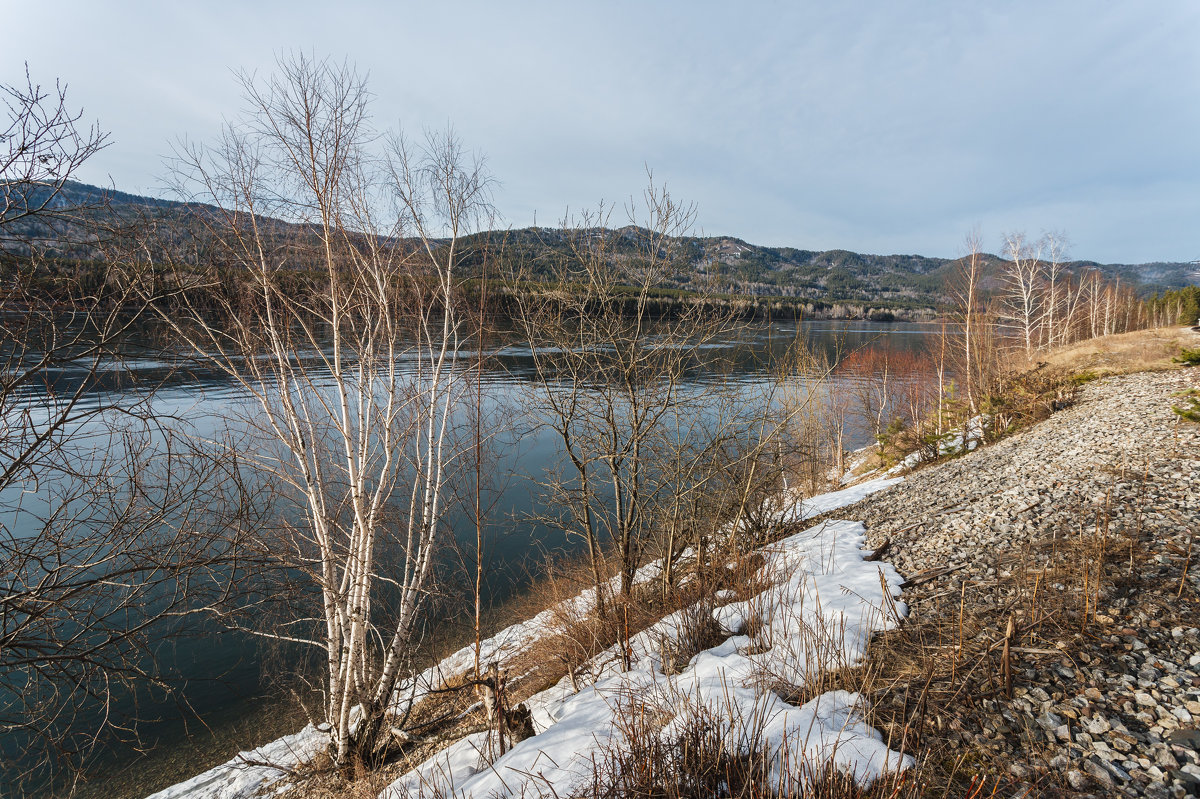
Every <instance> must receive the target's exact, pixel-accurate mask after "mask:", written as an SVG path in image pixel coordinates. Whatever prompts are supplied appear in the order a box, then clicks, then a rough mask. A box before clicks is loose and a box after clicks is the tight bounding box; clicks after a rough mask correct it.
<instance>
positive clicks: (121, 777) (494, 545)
mask: <svg viewBox="0 0 1200 799" xmlns="http://www.w3.org/2000/svg"><path fill="white" fill-rule="evenodd" d="M940 331H941V328H940V327H939V326H936V325H923V324H911V323H890V324H885V323H870V322H862V321H846V322H838V321H813V322H788V323H774V324H769V325H762V326H759V327H755V328H751V329H749V330H744V329H743V330H739V331H738V332H737V333H736V334H731V335H730V336H729V338H728V339H727V340H725V341H720V342H717V343H716V344H715V345H712V346H716V347H727V348H729V350H730V352H731V353H733V352H734V351H735V350H736V352H737V355H736V357H735V358H733V361H734V368H733V374H732V375H722V376H721V379H729V378H730V377H732V379H734V380H736V381H739V382H741V383H742V384H744V385H745V386H746V387H747V388H748V389H753V388H754V387H755V386H756V385H757V384H759V383H761V382H763V381H764V380H765V379H766V374H767V370H768V369H770V368H771V365H772V364H773V363H774V362H775V361H776V360H777V359H778V358H779V357H780V356H781V355H782V354H783V353H784V352H785V351H786V349H787V348H788V346H789V345H791V344H792V343H793V342H794V341H795V340H796V339H797V337H800V338H802V339H803V341H804V342H805V343H806V344H807V346H808V347H809V348H810V349H812V350H813V351H816V352H819V353H822V354H824V355H825V356H826V357H827V358H829V359H830V360H831V361H835V360H836V359H838V358H839V357H842V356H845V355H846V354H847V353H849V352H852V351H855V350H857V349H860V348H869V347H875V346H880V345H882V344H883V343H886V344H887V345H888V346H889V347H890V348H892V349H893V350H898V351H908V352H920V351H929V349H930V348H932V347H933V344H934V340H935V338H934V337H935V336H936V334H937V333H939V332H940ZM486 354H487V355H488V356H489V357H488V359H487V361H486V363H487V367H486V368H487V372H486V376H485V386H486V394H487V397H488V400H487V403H488V407H489V408H490V409H491V410H492V411H493V412H494V413H499V414H502V415H503V416H504V417H505V420H506V424H505V425H504V428H505V429H504V430H503V432H502V433H501V434H500V437H499V438H498V439H497V441H496V442H494V443H495V444H496V446H494V449H496V451H497V454H496V457H495V460H494V462H493V463H492V464H491V465H490V467H491V472H492V473H494V474H498V475H504V478H503V480H501V481H500V482H497V483H494V484H493V493H492V496H491V500H492V502H493V504H492V507H491V510H490V514H489V516H490V519H491V521H490V522H489V527H488V536H489V547H488V549H489V552H488V560H489V575H490V578H489V583H488V585H487V588H486V590H487V594H488V596H487V600H488V602H489V603H490V604H492V605H502V604H503V603H504V602H505V601H506V600H509V599H510V598H511V597H513V596H514V595H516V594H519V593H520V592H521V590H522V589H523V588H524V587H525V586H526V585H527V584H528V582H529V581H530V580H531V579H535V577H536V574H537V572H538V567H539V565H540V564H542V563H544V562H545V560H546V558H547V557H549V556H551V555H554V554H556V553H570V552H572V551H575V549H576V547H577V545H578V542H575V541H572V540H569V539H567V538H566V537H565V536H564V535H563V533H562V532H561V531H559V530H556V529H552V528H549V527H546V526H543V525H539V524H536V523H533V522H531V521H530V517H531V516H533V515H536V513H537V512H538V510H539V509H540V507H541V501H542V500H541V491H540V488H539V480H540V479H541V478H542V477H543V476H544V475H545V473H546V470H547V469H551V468H554V466H555V465H556V464H557V463H558V461H559V452H558V449H557V446H556V444H557V442H556V439H555V438H554V436H553V435H552V434H551V433H550V432H549V431H547V430H546V429H544V428H542V427H540V426H539V420H538V419H536V418H530V417H529V416H528V415H526V414H523V413H521V408H522V407H523V406H524V405H526V404H527V403H526V402H525V400H527V398H528V396H529V394H528V392H530V391H537V390H540V389H539V387H538V386H536V385H534V384H533V383H532V380H533V369H532V363H531V360H530V357H529V354H528V352H527V351H525V350H523V349H522V347H520V346H513V345H504V344H503V343H500V342H495V346H492V347H491V348H490V349H489V351H488V352H487V353H486ZM122 369H128V370H133V371H136V372H141V373H143V375H144V376H145V377H148V378H151V379H153V378H154V377H155V376H156V375H159V374H168V372H169V370H168V369H167V368H166V367H165V365H164V364H163V363H161V362H160V361H156V360H153V359H149V358H140V359H139V358H137V357H134V358H132V359H129V360H127V361H125V362H124V363H123V364H122ZM115 377H116V376H114V378H115ZM72 379H73V378H72V375H71V374H70V373H69V371H68V372H66V373H64V374H62V375H60V376H59V381H60V382H59V385H60V386H61V385H65V384H69V383H70V382H71V380H72ZM710 379H715V376H712V375H705V374H693V375H690V376H689V378H688V381H689V383H690V384H691V385H690V388H695V389H698V390H700V391H702V390H703V384H704V382H705V381H706V380H710ZM835 379H845V378H835ZM120 382H121V381H120V380H117V379H114V380H112V381H108V388H107V393H106V396H105V397H104V401H105V402H106V403H108V404H112V403H113V402H114V400H115V401H116V402H120V400H121V397H120V393H121V391H122V389H121V388H120V387H119V384H120ZM835 390H836V386H835ZM45 401H46V398H45V396H44V395H42V394H40V393H39V392H38V391H36V390H34V391H31V392H29V393H28V394H27V395H26V397H25V398H24V402H25V403H27V405H28V408H29V409H30V411H31V412H32V413H35V414H36V413H37V412H38V410H39V408H41V407H42V406H43V405H44V403H45ZM249 408H250V405H249V403H248V398H247V397H246V396H244V395H243V394H242V393H241V392H240V391H239V389H238V388H237V387H236V385H235V384H233V383H231V382H230V381H229V380H228V379H227V378H225V377H223V376H222V375H219V374H216V373H207V372H203V371H196V370H179V371H174V372H169V376H168V377H167V378H166V379H165V382H162V383H161V385H160V386H159V387H158V389H157V391H156V393H155V395H154V399H153V409H154V412H155V413H156V414H161V415H162V417H163V418H168V419H178V420H180V421H181V422H182V423H183V424H184V425H185V426H186V427H187V428H188V429H189V431H190V432H191V433H192V434H194V435H201V436H206V435H212V434H214V433H216V432H217V431H218V430H219V429H221V427H222V425H225V424H226V423H227V420H228V419H230V418H234V419H236V418H239V416H241V415H244V414H245V413H247V412H248V409H249ZM249 412H252V411H249ZM81 432H86V431H81ZM868 440H869V436H868V435H867V433H866V431H865V429H864V428H863V427H862V426H861V425H855V424H854V423H853V422H851V426H850V430H849V440H848V442H847V444H848V445H849V446H852V447H856V446H863V445H864V444H866V443H867V442H868ZM16 488H19V489H22V494H23V497H22V499H21V502H20V507H21V509H22V510H21V513H23V514H25V518H36V517H37V515H38V510H39V507H38V504H37V503H38V497H37V491H36V490H32V487H28V486H24V487H16ZM9 493H10V495H9V496H5V495H0V522H3V523H4V524H5V525H6V526H7V527H8V529H10V530H15V531H16V533H17V535H18V537H19V536H20V528H21V525H22V524H23V523H25V522H22V518H23V517H22V516H21V515H20V514H14V512H13V508H14V507H16V506H17V504H16V500H15V498H14V496H12V495H11V494H12V493H13V492H11V491H10V492H9ZM452 521H457V523H458V526H459V529H460V530H461V531H462V532H460V533H459V534H460V535H462V536H463V537H464V538H466V537H467V536H468V535H469V536H473V535H474V531H473V528H472V529H471V530H470V531H469V532H468V531H467V529H466V528H468V527H470V525H468V524H467V520H466V519H464V518H462V517H461V516H459V517H458V518H457V519H452ZM446 621H448V622H454V621H456V620H454V619H448V620H446ZM449 642H453V637H452V636H451V638H450V639H449ZM444 643H446V642H444ZM159 657H160V662H161V666H162V667H163V668H164V669H165V671H166V672H167V673H168V674H169V675H170V679H171V681H172V683H173V684H174V685H175V687H176V690H175V691H173V692H172V695H171V696H170V697H165V698H164V697H153V696H143V697H140V699H139V703H140V704H139V707H138V715H139V716H141V717H143V718H151V719H154V721H152V722H151V723H148V724H143V725H142V726H141V728H140V733H141V735H142V740H143V742H144V747H143V748H148V749H150V750H151V754H150V755H149V756H148V757H147V756H145V755H143V754H141V753H140V752H139V751H138V750H137V749H135V748H132V747H129V746H127V745H117V744H114V745H113V748H112V750H111V753H110V754H109V755H108V756H106V757H105V758H104V761H105V765H104V767H103V768H102V769H100V770H99V771H97V772H95V773H94V774H93V781H92V783H91V786H92V788H91V789H90V790H88V791H85V793H90V794H92V795H96V796H122V795H129V796H139V795H145V794H147V793H150V792H151V791H153V790H155V789H157V788H160V787H163V786H165V785H167V784H170V783H171V782H173V781H175V780H178V779H182V778H185V777H186V776H189V774H190V773H192V772H195V771H198V770H202V769H203V768H206V767H208V766H210V765H213V764H215V763H217V762H222V761H223V760H225V759H227V758H228V757H230V756H231V755H232V754H233V753H234V752H236V751H237V750H238V749H239V748H246V747H248V746H250V745H252V744H255V743H262V742H265V741H266V740H271V739H272V738H274V737H277V736H278V735H280V734H283V733H286V732H290V731H292V728H294V727H295V726H298V725H300V724H301V723H302V717H301V716H300V715H298V714H297V713H296V712H295V710H294V709H289V708H292V707H293V705H294V703H291V702H285V701H281V700H277V699H273V698H272V697H273V696H275V694H276V693H277V689H275V688H274V687H273V686H272V684H271V681H270V679H269V674H270V672H271V668H270V665H269V658H268V655H267V650H265V649H263V647H262V646H260V645H259V643H258V642H257V641H255V640H253V639H251V638H249V637H248V636H245V635H240V634H233V633H229V632H226V631H223V630H220V629H218V628H216V627H212V628H210V629H208V630H207V631H206V632H205V633H204V634H203V635H201V636H197V637H189V638H183V639H179V640H171V641H164V643H163V645H162V648H161V651H160V652H159ZM2 700H3V697H2V696H0V701H2ZM2 781H3V770H2V769H0V782H2ZM3 793H4V792H3V791H0V795H2V794H3Z"/></svg>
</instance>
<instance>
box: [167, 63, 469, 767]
mask: <svg viewBox="0 0 1200 799" xmlns="http://www.w3.org/2000/svg"><path fill="white" fill-rule="evenodd" d="M241 82H242V86H243V88H244V91H245V96H246V98H247V100H248V102H249V104H250V107H251V113H250V115H249V117H248V118H246V119H245V120H242V121H240V122H237V123H233V124H230V125H229V126H227V128H226V130H225V132H224V135H223V137H222V138H221V139H220V140H219V141H218V142H217V143H216V144H215V145H214V146H213V147H211V148H201V147H190V148H186V149H184V150H183V151H182V152H181V154H180V159H179V163H178V175H179V177H180V179H181V185H183V186H186V187H190V188H191V189H192V190H193V193H192V195H191V196H192V197H193V198H194V199H203V200H204V201H206V202H208V203H210V204H211V205H212V206H214V207H215V209H216V210H215V212H213V213H212V214H209V215H207V216H205V217H204V222H205V224H206V226H207V230H206V236H207V238H206V242H205V246H206V248H207V253H208V257H209V259H210V262H211V263H215V264H220V265H221V266H223V267H227V268H231V269H232V270H233V271H232V275H233V276H234V277H233V279H235V280H237V281H241V282H242V286H241V289H240V291H234V292H223V291H220V290H214V291H211V292H209V294H207V295H206V296H208V297H209V300H208V301H207V303H203V304H202V303H200V302H199V301H197V300H194V299H193V297H194V296H196V295H198V294H200V293H201V292H195V291H193V292H188V293H186V294H181V295H180V296H179V298H178V300H177V303H176V305H175V306H174V309H173V310H171V311H170V312H169V313H167V314H166V315H165V316H164V318H165V320H166V321H167V322H168V323H169V324H170V325H171V326H172V329H173V330H174V332H175V334H176V335H177V336H178V337H179V339H180V340H181V341H183V342H186V344H187V346H188V348H189V349H190V350H191V353H192V355H194V356H195V357H197V358H198V359H200V360H201V361H203V362H205V363H208V364H210V365H212V366H215V367H216V368H219V369H221V370H222V371H223V372H224V373H225V374H226V375H228V376H229V377H230V378H231V379H232V380H233V381H234V382H235V383H236V384H237V385H238V386H239V388H240V389H241V390H242V391H243V392H245V393H246V394H247V395H248V396H250V397H252V398H253V401H254V413H253V415H252V416H250V417H248V418H245V419H241V420H238V423H240V424H248V425H252V426H254V427H255V428H256V429H258V430H259V431H260V432H261V433H262V434H263V440H264V442H266V443H265V444H264V445H263V446H262V448H261V449H259V450H258V451H252V452H248V453H244V456H245V458H246V459H247V461H248V462H250V463H252V464H253V466H254V468H255V469H256V470H258V471H259V472H260V473H261V474H263V475H266V476H267V477H268V478H269V479H270V480H272V481H275V482H276V483H278V484H279V485H281V486H283V487H284V488H285V490H286V492H287V495H288V496H289V497H290V498H291V499H292V500H294V502H295V505H296V518H297V520H298V521H297V522H296V523H294V524H290V525H286V526H285V527H284V529H283V530H282V532H281V533H280V534H279V535H278V537H277V538H276V539H273V540H272V541H271V542H270V549H271V551H272V552H273V553H274V554H275V555H276V556H277V557H278V558H279V560H280V561H281V562H282V563H283V564H285V565H287V566H289V567H290V568H292V569H294V570H297V571H299V573H301V574H303V575H304V576H305V577H306V578H307V580H308V581H309V584H310V586H311V589H312V593H313V594H314V595H315V598H316V601H317V608H316V613H315V614H313V615H312V616H311V617H309V616H305V615H303V614H301V615H299V616H298V617H296V618H294V619H292V620H291V621H290V623H288V624H286V625H283V626H281V627H278V628H276V629H273V630H269V631H262V630H258V631H257V632H259V633H260V634H265V635H269V636H272V637H275V638H278V639H282V640H288V641H293V642H296V643H299V644H307V645H311V646H313V647H315V648H316V649H317V650H319V651H320V652H321V653H322V659H323V661H324V686H323V687H324V720H325V721H326V722H327V723H328V724H329V727H330V736H331V742H330V752H331V755H332V756H333V758H334V760H335V762H337V763H339V764H345V763H349V762H352V761H354V760H355V759H356V758H363V759H366V760H375V759H377V758H378V757H380V756H382V755H383V754H384V753H385V752H386V751H387V749H388V746H389V740H390V738H389V735H390V734H389V729H390V726H391V725H392V724H399V723H401V720H400V719H393V718H391V714H392V712H393V711H395V710H397V707H396V706H395V704H394V703H395V697H394V694H395V692H396V689H397V687H398V686H399V684H400V681H401V680H402V678H403V677H404V676H405V675H406V674H407V673H408V672H407V668H408V665H409V662H410V658H411V655H412V652H411V651H410V648H411V647H412V645H413V644H414V641H415V637H416V636H417V635H418V633H419V629H420V621H421V619H422V614H423V612H424V610H425V608H426V607H427V604H428V600H429V597H430V595H431V593H432V592H433V591H434V588H435V585H436V580H437V562H436V561H437V557H438V552H439V548H440V547H441V546H442V545H443V544H444V543H445V540H446V537H447V535H448V534H449V533H448V530H447V529H446V518H445V513H446V498H445V495H446V491H447V479H448V478H447V475H448V472H449V470H450V469H451V468H452V466H453V464H454V460H455V457H456V455H457V451H456V449H455V448H454V446H453V445H452V443H451V439H452V436H451V433H452V429H453V420H452V417H453V415H454V412H455V409H456V407H457V402H458V398H459V394H460V392H461V391H462V390H463V389H464V387H465V385H464V382H463V381H462V380H461V370H460V369H459V364H458V363H457V359H458V345H459V343H460V336H461V332H462V331H461V319H460V315H459V313H458V309H457V308H456V302H457V294H458V288H459V283H458V281H459V276H458V263H459V260H460V258H461V257H462V254H463V252H462V237H463V235H464V234H465V233H467V232H469V231H470V230H471V229H472V228H473V226H474V225H475V224H476V223H477V221H478V219H479V218H480V214H481V213H483V212H485V211H486V210H487V207H488V196H489V186H490V181H489V179H488V177H487V175H486V173H485V171H484V168H483V164H482V161H481V160H480V159H478V158H476V157H474V156H472V155H470V154H469V153H467V152H466V151H465V150H464V149H463V147H462V145H461V144H460V143H459V141H458V140H457V138H456V137H455V136H454V135H453V134H452V133H450V132H446V133H438V134H429V135H427V136H426V138H425V141H424V142H423V143H422V144H419V145H414V144H413V143H412V142H410V141H408V140H406V139H404V138H403V137H401V136H392V137H390V138H388V139H387V140H386V142H387V144H386V149H385V151H384V152H382V153H380V152H376V151H375V150H374V149H373V147H374V145H375V144H376V143H377V142H378V141H379V137H378V136H377V135H376V134H375V132H374V131H373V130H372V129H371V127H370V122H369V113H368V112H369V109H368V97H369V95H368V92H367V88H366V85H365V82H364V81H363V79H362V78H361V77H360V76H359V75H358V74H357V73H356V72H355V70H354V69H353V68H352V67H350V66H348V65H345V64H336V63H333V62H330V61H318V60H312V59H309V58H306V57H304V56H302V55H296V56H291V57H288V58H283V59H281V60H280V63H279V72H278V74H277V75H276V76H275V77H272V78H270V79H268V80H266V81H258V80H256V79H255V78H254V77H253V76H249V75H244V74H243V75H242V76H241ZM276 220H283V222H286V223H288V225H286V226H285V225H282V224H281V223H280V222H279V221H276ZM175 265H176V267H177V272H176V282H177V283H179V284H181V285H182V284H184V283H195V282H196V281H197V280H203V281H205V284H206V285H208V286H209V287H213V288H214V289H219V284H220V279H221V273H218V272H217V271H215V270H214V269H212V268H208V269H201V270H199V273H197V270H195V269H193V268H191V267H189V266H187V265H186V264H182V263H178V262H177V263H176V264H175ZM228 274H229V273H226V275H228ZM226 279H228V277H226ZM385 553H391V557H392V560H390V561H389V560H386V559H385V557H384V556H385Z"/></svg>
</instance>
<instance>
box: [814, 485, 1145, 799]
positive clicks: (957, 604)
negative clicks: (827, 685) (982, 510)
mask: <svg viewBox="0 0 1200 799" xmlns="http://www.w3.org/2000/svg"><path fill="white" fill-rule="evenodd" d="M1138 502H1139V503H1140V502H1141V500H1140V499H1139V500H1138ZM1142 510H1144V509H1143V508H1141V507H1140V505H1138V506H1137V507H1136V508H1135V511H1137V512H1138V517H1139V518H1140V512H1141V511H1142ZM1111 519H1112V510H1111V508H1110V507H1109V506H1108V505H1107V503H1106V504H1105V505H1102V506H1100V507H1099V508H1096V507H1084V506H1082V505H1081V506H1080V507H1079V508H1078V510H1077V511H1076V514H1075V519H1074V520H1073V522H1072V523H1071V524H1070V525H1067V526H1064V527H1060V528H1059V529H1056V530H1053V531H1050V532H1049V533H1048V534H1047V535H1046V536H1045V537H1043V538H1041V539H1040V540H1037V541H1035V542H1033V543H1032V544H1030V545H1028V546H1026V547H1025V548H1023V549H1019V550H1013V551H1011V552H1008V553H1006V554H1003V555H997V556H994V557H992V558H989V559H988V560H987V566H990V567H992V568H993V569H995V573H994V575H992V576H987V577H982V576H976V577H974V578H970V579H965V580H960V581H957V582H955V581H953V580H940V581H933V582H930V583H927V584H925V585H923V586H921V587H919V588H914V589H906V591H905V599H906V601H908V602H910V603H911V606H912V615H911V616H910V618H909V620H908V621H907V622H906V624H904V625H903V626H902V627H900V628H898V629H894V630H890V631H887V632H885V633H882V634H880V635H876V636H875V637H874V638H873V639H872V641H871V644H870V647H869V650H868V660H867V665H866V666H865V667H863V668H860V669H857V670H854V669H850V670H846V669H841V670H836V671H834V672H832V673H831V674H830V677H829V679H831V680H832V679H841V680H843V681H844V683H843V684H842V685H841V686H837V687H844V688H846V689H848V690H855V691H859V692H862V693H863V694H865V695H866V696H868V697H869V698H870V700H871V705H872V711H871V714H870V716H869V720H870V722H871V724H872V725H873V726H875V727H876V728H878V729H880V730H881V731H883V733H884V735H885V738H887V739H888V741H889V745H890V746H891V747H892V748H894V749H899V750H901V751H906V752H918V751H919V752H921V753H922V755H921V767H920V771H921V776H922V780H924V781H926V782H927V783H928V784H929V785H933V786H941V787H942V788H943V789H945V790H951V791H953V792H960V793H963V794H965V793H968V792H969V791H970V790H971V789H972V788H971V786H972V785H976V786H977V785H981V784H984V782H987V783H988V784H993V785H1001V786H1004V788H1005V791H1006V795H1007V794H1008V793H1012V792H1014V791H1016V790H1018V788H1019V785H1018V784H1017V783H1018V782H1019V781H1018V780H1016V779H1014V778H1013V777H1012V776H1011V775H1010V774H1009V773H1008V772H1007V771H1006V767H1007V765H1008V763H1009V760H1008V759H1007V757H1006V756H1005V755H1002V754H998V753H997V751H996V750H995V749H994V748H993V747H992V746H991V744H992V743H993V742H992V741H988V740H984V738H987V736H986V735H984V736H983V738H981V736H980V733H981V731H983V730H984V729H985V728H984V726H983V724H982V722H983V720H985V719H988V720H991V721H993V722H994V721H995V720H997V719H1001V718H1004V719H1007V720H1008V721H1002V722H1001V723H1002V724H1007V725H1008V726H1009V727H1011V728H1012V729H1011V731H1010V733H1009V734H1010V735H1013V736H1016V739H1015V740H1019V741H1020V758H1021V759H1022V760H1023V761H1025V762H1026V763H1037V762H1039V761H1040V762H1042V763H1045V762H1046V761H1048V760H1049V759H1050V757H1051V753H1050V751H1049V747H1048V745H1047V741H1046V740H1045V738H1044V737H1043V736H1044V735H1045V734H1046V733H1045V732H1044V731H1043V730H1041V729H1039V728H1037V727H1036V725H1034V724H1032V723H1028V722H1032V720H1033V718H1032V717H1033V716H1034V715H1037V712H1036V711H1035V712H1034V713H1033V714H1032V715H1031V714H1030V713H1029V712H1028V709H1027V708H1022V707H1021V703H1022V700H1021V699H1020V695H1021V694H1022V692H1023V691H1022V683H1023V682H1025V680H1026V679H1027V678H1028V676H1029V675H1034V674H1038V673H1041V672H1044V671H1047V670H1050V669H1056V668H1066V669H1073V670H1074V669H1078V668H1079V664H1080V663H1081V662H1082V663H1087V662H1089V655H1088V654H1086V652H1087V651H1088V650H1089V648H1090V647H1092V646H1094V645H1095V643H1096V641H1097V639H1098V635H1099V633H1100V632H1101V628H1102V627H1103V625H1104V624H1105V623H1110V622H1111V619H1106V618H1105V617H1104V616H1103V615H1102V614H1101V613H1100V610H1099V609H1100V608H1103V607H1104V605H1105V602H1106V601H1107V600H1108V599H1110V598H1111V597H1112V596H1114V595H1115V594H1117V593H1122V592H1130V591H1133V592H1139V591H1140V589H1139V587H1138V584H1137V580H1138V577H1137V574H1138V573H1139V569H1138V566H1137V565H1135V562H1134V558H1135V557H1137V555H1138V554H1139V553H1142V552H1143V551H1144V545H1145V542H1144V540H1143V531H1142V525H1141V524H1140V522H1139V523H1138V524H1135V525H1133V526H1132V527H1129V528H1126V529H1122V530H1116V529H1110V521H1111ZM984 571H986V570H978V569H977V570H976V572H975V573H976V575H980V574H981V573H982V572H984ZM1098 616H1099V619H1098V618H1097V617H1098ZM1010 624H1011V627H1010ZM1009 629H1011V630H1012V634H1011V635H1008V630H1009ZM1079 690H1080V691H1082V687H1080V689H1079ZM1014 697H1015V700H1014ZM1065 698H1068V697H1064V699H1065ZM1022 724H1027V726H1024V727H1023V726H1022ZM1029 779H1030V780H1031V781H1032V782H1033V784H1034V788H1035V791H1036V792H1037V794H1038V795H1048V796H1049V795H1057V794H1058V793H1059V792H1066V785H1065V783H1063V782H1062V781H1061V780H1062V775H1061V774H1058V773H1056V772H1055V771H1054V770H1052V769H1044V768H1042V769H1039V768H1037V767H1035V768H1034V769H1032V773H1031V776H1030V778H1029ZM952 795H959V794H958V793H952Z"/></svg>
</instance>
